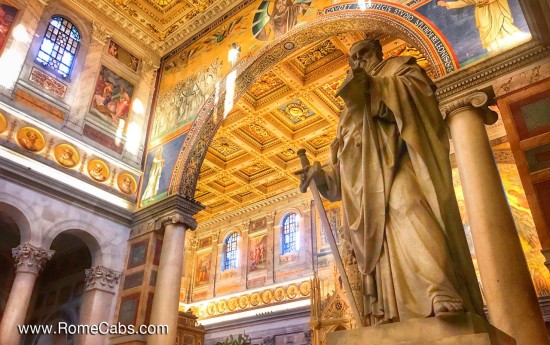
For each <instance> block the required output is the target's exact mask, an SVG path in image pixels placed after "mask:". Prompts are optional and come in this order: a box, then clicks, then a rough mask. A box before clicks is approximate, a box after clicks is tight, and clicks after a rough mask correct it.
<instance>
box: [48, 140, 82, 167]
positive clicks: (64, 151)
mask: <svg viewBox="0 0 550 345" xmlns="http://www.w3.org/2000/svg"><path fill="white" fill-rule="evenodd" d="M53 155H54V157H55V160H56V161H57V163H59V165H62V166H64V167H65V168H74V167H75V166H76V165H77V164H78V162H80V156H79V155H78V152H77V151H76V149H75V148H74V147H73V146H71V145H69V144H59V145H57V146H56V147H55V148H54V149H53Z"/></svg>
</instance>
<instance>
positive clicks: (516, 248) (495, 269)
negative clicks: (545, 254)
mask: <svg viewBox="0 0 550 345" xmlns="http://www.w3.org/2000/svg"><path fill="white" fill-rule="evenodd" d="M488 101H489V97H488V95H487V94H485V93H484V92H474V93H471V94H469V95H466V96H464V97H462V98H460V99H457V100H455V101H454V102H451V103H448V104H445V105H442V107H441V108H442V112H443V114H444V116H445V119H446V122H447V125H448V127H449V129H450V133H451V137H452V141H453V145H454V149H455V156H456V161H457V166H458V171H459V175H460V180H461V183H462V188H463V191H464V200H465V203H466V212H467V214H468V220H469V223H470V227H471V231H472V237H473V241H474V247H475V252H476V258H477V263H478V267H479V272H480V275H481V282H482V284H483V289H484V292H485V298H486V301H487V307H488V309H489V318H490V320H491V323H492V324H493V325H494V326H495V327H497V328H499V329H500V330H502V331H504V332H506V333H508V334H509V335H511V336H512V337H514V338H515V339H516V341H517V344H518V345H531V344H541V345H543V344H548V338H547V334H546V329H545V326H544V321H543V319H542V315H541V311H540V307H539V304H538V301H537V296H536V294H535V289H534V288H533V284H532V282H531V276H530V274H529V270H528V268H527V263H526V261H525V256H524V253H523V250H522V247H521V243H520V240H519V235H518V232H517V230H516V227H515V224H514V219H513V217H512V213H511V211H510V207H509V205H508V202H507V199H506V195H505V193H504V190H503V187H502V181H501V179H500V175H499V172H498V169H497V166H496V163H495V160H494V157H493V153H492V151H491V146H490V144H489V138H488V136H487V132H486V130H485V125H486V124H492V123H494V122H496V120H497V115H496V114H495V113H494V112H492V111H490V110H489V109H488V107H487V103H488Z"/></svg>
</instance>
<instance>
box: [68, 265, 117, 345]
mask: <svg viewBox="0 0 550 345" xmlns="http://www.w3.org/2000/svg"><path fill="white" fill-rule="evenodd" d="M119 279H120V273H119V272H115V271H113V270H111V269H108V268H106V267H103V266H96V267H92V268H90V269H87V270H86V291H85V292H84V298H83V300H82V305H81V307H80V320H79V324H81V325H99V324H100V323H102V322H109V321H110V320H109V317H110V314H111V306H112V303H113V297H114V295H115V293H116V288H117V287H118V282H119ZM107 338H108V335H104V334H85V333H82V334H80V333H79V334H76V335H75V345H103V344H105V340H106V339H107Z"/></svg>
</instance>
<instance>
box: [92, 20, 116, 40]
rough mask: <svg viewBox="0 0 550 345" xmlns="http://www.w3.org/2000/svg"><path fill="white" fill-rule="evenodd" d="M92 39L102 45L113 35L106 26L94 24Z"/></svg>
mask: <svg viewBox="0 0 550 345" xmlns="http://www.w3.org/2000/svg"><path fill="white" fill-rule="evenodd" d="M92 38H93V39H95V40H96V41H98V42H99V43H101V44H106V43H107V41H108V40H109V38H111V33H110V32H109V31H108V29H107V27H106V26H105V25H102V24H98V23H96V22H92Z"/></svg>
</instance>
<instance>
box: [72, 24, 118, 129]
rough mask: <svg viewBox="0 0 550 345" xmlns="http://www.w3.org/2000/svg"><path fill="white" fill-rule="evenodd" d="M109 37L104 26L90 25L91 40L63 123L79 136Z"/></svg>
mask: <svg viewBox="0 0 550 345" xmlns="http://www.w3.org/2000/svg"><path fill="white" fill-rule="evenodd" d="M110 37H111V34H110V33H109V32H107V29H106V28H105V26H101V25H97V24H95V23H92V40H91V42H90V46H89V48H88V53H87V54H86V61H85V62H84V67H83V68H82V73H81V74H80V79H79V80H78V87H77V89H76V93H75V97H74V102H73V104H72V108H71V113H70V115H69V116H68V118H67V120H66V123H65V127H67V128H69V129H71V130H73V131H75V132H77V133H79V134H80V133H82V130H83V128H84V119H85V118H86V114H87V113H88V108H89V106H90V104H91V102H92V97H93V95H94V89H95V85H96V80H97V76H98V75H99V70H100V68H101V55H102V54H103V49H104V47H105V44H106V43H107V41H108V40H109V38H110Z"/></svg>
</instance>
